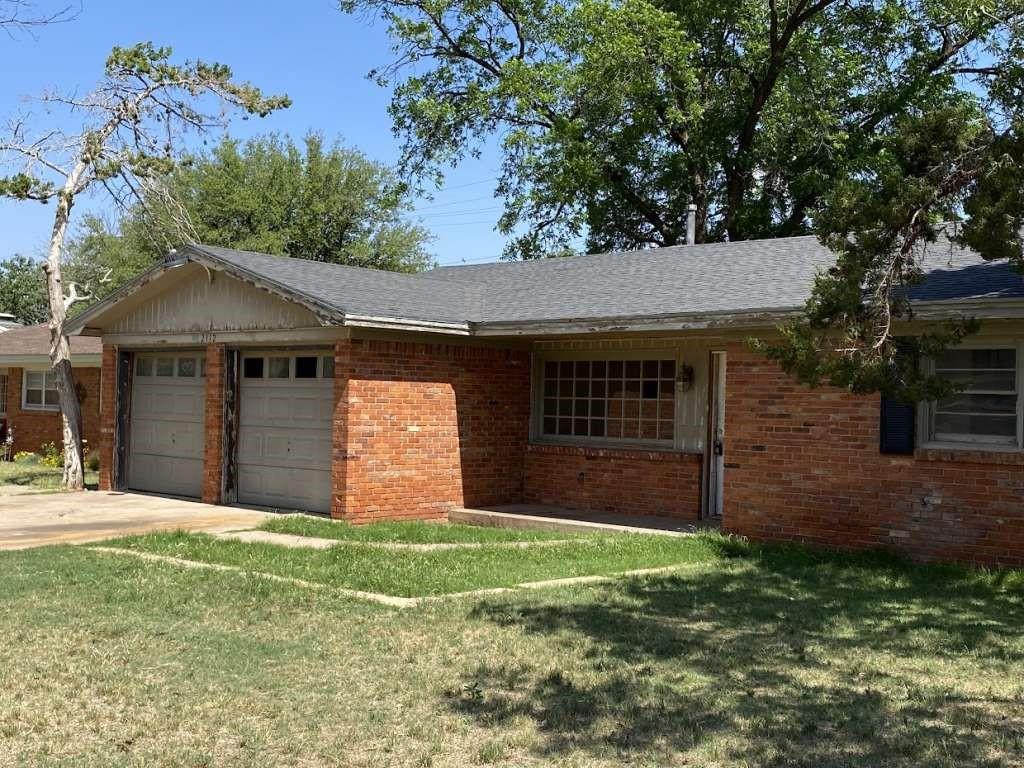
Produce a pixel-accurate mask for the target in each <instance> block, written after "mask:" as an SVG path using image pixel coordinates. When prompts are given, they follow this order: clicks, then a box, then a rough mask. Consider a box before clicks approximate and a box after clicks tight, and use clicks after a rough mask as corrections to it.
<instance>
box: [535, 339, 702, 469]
mask: <svg viewBox="0 0 1024 768" xmlns="http://www.w3.org/2000/svg"><path fill="white" fill-rule="evenodd" d="M592 360H603V361H605V362H608V361H615V360H623V361H632V360H658V361H662V360H671V361H673V362H675V370H676V382H675V388H674V391H673V408H672V439H671V440H656V439H651V438H646V439H645V438H628V437H592V436H589V435H588V436H586V437H584V436H580V435H546V434H544V428H543V427H544V364H545V363H548V362H563V361H572V362H574V363H575V362H578V361H592ZM682 365H683V360H682V357H681V354H680V351H679V350H678V349H676V348H673V347H659V348H651V349H594V350H572V351H565V352H559V351H555V350H544V351H543V352H535V353H534V354H533V360H532V366H533V371H532V373H533V375H532V377H531V385H532V393H531V397H530V440H531V441H532V442H534V443H538V444H543V445H566V446H579V447H588V448H619V449H623V450H641V451H642V450H654V451H678V450H680V447H679V446H680V441H681V439H682V436H681V434H680V433H681V429H680V403H681V402H682V393H681V392H680V387H679V373H680V370H681V366H682Z"/></svg>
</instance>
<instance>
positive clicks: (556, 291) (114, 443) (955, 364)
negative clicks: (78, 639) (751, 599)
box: [73, 237, 1024, 566]
mask: <svg viewBox="0 0 1024 768" xmlns="http://www.w3.org/2000/svg"><path fill="white" fill-rule="evenodd" d="M925 258H926V259H927V263H928V264H930V265H931V269H930V272H929V276H928V279H927V281H926V282H925V283H924V284H923V285H922V286H919V287H918V288H916V289H915V292H914V295H913V299H914V301H915V305H916V317H917V318H918V322H927V321H928V320H929V319H937V318H942V317H948V316H950V315H951V314H958V313H960V312H967V313H969V314H972V315H974V316H977V317H980V318H983V325H982V331H981V333H980V334H978V335H977V336H976V337H974V338H972V339H971V340H970V342H969V344H966V345H964V346H963V347H961V348H958V349H956V350H954V351H951V352H949V353H948V354H946V355H945V356H944V357H943V358H942V359H940V360H935V361H933V362H932V363H931V364H933V365H934V366H935V368H936V371H937V373H939V374H940V375H945V376H950V377H953V378H956V379H957V380H958V381H962V382H963V383H964V384H966V385H967V389H966V390H965V392H964V393H963V394H961V395H958V396H957V397H954V398H949V399H948V400H944V401H940V402H937V403H926V404H922V405H921V406H920V407H919V408H917V409H913V408H907V407H905V406H899V405H898V404H895V403H886V402H881V401H880V399H879V398H878V397H877V396H874V397H864V396H855V395H851V394H849V393H847V392H845V391H838V390H835V389H829V388H822V389H816V390H810V389H805V388H803V387H801V386H800V385H798V384H797V383H795V382H793V381H792V380H790V379H788V378H787V377H786V376H785V375H783V374H782V373H781V371H780V370H779V369H778V368H777V367H776V366H774V365H773V364H772V363H770V362H769V361H767V360H765V359H764V358H761V357H759V356H758V355H756V354H754V353H753V352H751V351H750V350H749V347H748V345H747V344H746V340H747V339H749V338H750V337H751V336H753V335H766V334H771V333H772V329H773V328H774V327H776V325H777V323H779V322H780V321H782V320H785V319H787V318H791V317H794V316H796V315H797V314H798V313H799V312H800V310H801V307H802V305H803V303H804V301H805V299H806V297H807V295H808V293H809V291H810V288H811V285H812V281H813V277H814V275H815V274H816V272H817V271H818V270H821V269H824V268H827V267H828V266H829V265H830V264H831V263H832V262H833V259H834V257H833V255H832V254H831V253H829V252H828V251H827V250H825V249H824V248H823V247H822V246H821V245H820V244H819V243H818V241H817V240H816V239H815V238H813V237H799V238H783V239H777V240H766V241H748V242H739V243H721V244H709V245H695V246H679V247H673V248H663V249H659V250H653V251H643V252H634V253H610V254H603V255H595V256H585V257H574V258H564V259H551V260H544V261H536V262H527V263H505V264H487V265H477V266H464V267H444V268H439V269H435V270H433V271H430V272H427V273H423V274H418V275H404V274H393V273H385V272H378V271H373V270H365V269H357V268H352V267H342V266H336V265H330V264H323V263H318V262H309V261H300V260H293V259H287V258H283V257H275V256H268V255H263V254H256V253H247V252H240V251H232V250H227V249H221V248H213V247H206V246H191V247H188V248H185V249H183V250H182V251H180V252H177V253H174V254H172V255H171V257H169V258H168V259H167V260H166V261H165V262H164V263H162V264H160V265H158V266H156V267H154V268H153V269H151V270H150V271H149V272H147V273H146V274H144V275H142V276H141V277H140V278H139V279H138V280H137V281H136V282H134V283H133V284H131V285H129V286H127V287H125V288H124V289H123V290H121V291H120V292H119V293H117V294H115V295H114V296H112V297H110V298H109V299H107V300H106V301H104V302H102V303H100V304H98V305H96V306H94V307H92V308H90V309H89V310H87V311H86V312H85V313H83V314H82V315H81V316H79V318H78V320H77V321H76V323H75V326H74V328H73V332H75V333H78V334H82V335H84V336H93V337H99V338H101V339H102V343H103V377H102V401H103V405H102V409H101V411H102V414H103V419H102V428H101V433H102V440H103V443H102V457H103V461H102V470H101V485H102V487H104V488H107V489H118V488H132V489H139V490H145V491H151V492H158V493H167V494H178V495H184V496H193V497H200V498H202V499H204V500H205V501H208V502H214V503H224V504H232V503H239V504H255V505H266V506H274V507H281V508H300V509H306V510H311V511H318V512H324V513H330V514H331V515H332V516H334V517H336V518H341V519H346V520H351V521H357V522H362V521H370V520H383V519H397V518H443V517H445V516H446V515H447V514H448V512H449V511H450V510H451V509H453V508H455V507H464V506H465V507H484V506H495V505H508V504H516V503H523V502H525V503H531V504H543V505H551V506H553V507H563V508H576V509H589V510H599V511H609V512H622V513H630V514H640V515H652V516H654V515H656V516H664V517H671V518H675V519H677V520H686V521H699V520H701V519H706V520H709V521H712V522H720V525H721V526H722V528H723V529H724V530H727V531H731V532H735V533H738V534H743V535H748V536H751V537H754V538H758V539H770V540H799V541H809V542H813V543H818V544H823V545H832V546H844V547H858V548H864V547H879V546H881V547H894V548H898V549H901V550H903V551H906V552H909V553H911V554H912V555H914V556H916V557H919V558H924V559H929V558H931V559H955V560H963V561H969V562H975V563H990V564H1006V565H1018V566H1021V565H1024V503H1022V502H1024V451H1022V449H1024V436H1022V424H1024V407H1022V406H1024V399H1022V398H1021V397H1020V391H1019V381H1020V379H1021V375H1020V367H1021V365H1022V364H1024V348H1022V340H1024V281H1022V279H1021V277H1020V276H1019V275H1017V274H1016V273H1014V272H1013V271H1012V269H1011V268H1010V267H1009V266H1007V265H1005V264H996V263H986V262H983V261H982V260H981V259H980V258H979V257H978V256H977V255H976V254H973V253H971V252H968V251H964V250H962V249H960V248H957V247H955V246H953V245H952V244H951V243H949V242H948V241H945V242H943V243H940V244H936V245H933V246H930V247H929V250H928V252H927V254H926V255H925Z"/></svg>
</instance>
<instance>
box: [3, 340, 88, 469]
mask: <svg viewBox="0 0 1024 768" xmlns="http://www.w3.org/2000/svg"><path fill="white" fill-rule="evenodd" d="M101 351H102V345H101V344H100V340H99V339H93V338H89V337H86V336H83V337H77V338H75V339H72V341H71V362H72V366H73V370H74V374H75V386H76V388H77V389H78V398H79V401H80V402H81V405H82V436H83V438H84V439H85V440H86V441H88V447H91V448H93V449H95V448H97V447H98V446H99V427H100V359H101ZM8 428H12V429H13V431H14V445H13V449H14V452H18V451H32V452H33V453H38V452H39V449H40V448H41V447H42V446H43V444H45V443H51V442H52V443H54V444H56V445H57V446H58V447H59V446H61V445H62V444H63V434H62V432H63V430H62V427H61V416H60V404H59V402H58V400H57V388H56V383H55V382H54V378H53V374H52V373H51V372H50V331H49V329H48V328H47V327H46V326H45V325H33V326H29V327H27V328H23V327H15V328H12V329H10V330H7V331H5V332H3V333H0V433H2V436H3V437H5V436H6V434H7V429H8ZM0 439H2V438H0Z"/></svg>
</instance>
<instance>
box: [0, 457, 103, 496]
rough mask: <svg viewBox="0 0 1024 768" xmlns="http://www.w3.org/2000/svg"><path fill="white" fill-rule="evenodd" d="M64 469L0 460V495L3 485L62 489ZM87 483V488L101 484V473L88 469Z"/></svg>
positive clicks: (44, 489) (42, 489)
mask: <svg viewBox="0 0 1024 768" xmlns="http://www.w3.org/2000/svg"><path fill="white" fill-rule="evenodd" d="M62 474H63V470H62V469H61V468H60V467H57V468H53V467H45V466H43V465H42V464H33V463H30V462H26V461H0V496H2V495H3V493H4V492H3V488H2V486H5V485H16V486H20V487H22V488H32V489H33V490H39V491H58V490H60V478H61V475H62ZM85 485H86V487H87V488H97V487H98V486H99V473H98V472H90V471H88V470H86V473H85Z"/></svg>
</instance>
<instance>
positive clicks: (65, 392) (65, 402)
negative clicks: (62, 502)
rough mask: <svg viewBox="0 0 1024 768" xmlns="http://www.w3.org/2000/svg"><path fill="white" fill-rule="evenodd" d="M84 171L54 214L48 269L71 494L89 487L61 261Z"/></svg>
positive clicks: (79, 169) (53, 361)
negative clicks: (67, 327) (65, 324)
mask: <svg viewBox="0 0 1024 768" xmlns="http://www.w3.org/2000/svg"><path fill="white" fill-rule="evenodd" d="M84 171H85V165H84V163H81V162H80V163H78V164H77V165H76V167H75V169H74V170H73V171H72V172H71V173H70V174H69V175H68V179H67V182H66V183H65V185H64V189H63V190H61V192H60V194H59V195H57V209H56V210H55V211H54V217H53V232H52V234H51V235H50V247H49V251H48V252H47V255H46V267H45V271H46V295H47V298H48V299H49V302H50V320H49V323H48V326H49V329H50V365H51V366H52V369H53V374H54V375H55V376H56V378H57V394H58V395H59V396H60V415H61V419H62V421H63V440H64V476H63V478H62V481H61V484H62V485H63V487H64V488H65V489H67V490H69V491H80V490H82V488H84V487H85V473H84V470H83V467H82V464H83V462H82V409H81V407H80V406H79V403H78V394H77V393H76V392H75V377H74V375H73V374H72V372H71V344H70V342H69V341H68V337H67V336H66V335H65V334H64V322H65V320H66V319H67V311H68V308H67V305H66V304H65V303H64V282H63V279H62V278H61V269H60V262H61V252H62V251H63V250H64V237H65V235H66V234H67V229H68V221H69V219H70V217H71V206H72V204H73V203H74V195H75V189H76V187H77V186H78V182H79V179H81V176H82V174H83V173H84Z"/></svg>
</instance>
